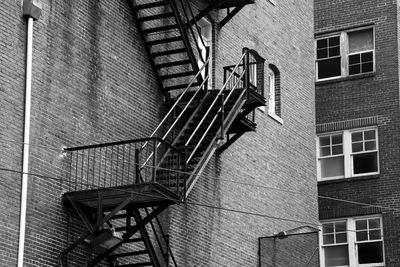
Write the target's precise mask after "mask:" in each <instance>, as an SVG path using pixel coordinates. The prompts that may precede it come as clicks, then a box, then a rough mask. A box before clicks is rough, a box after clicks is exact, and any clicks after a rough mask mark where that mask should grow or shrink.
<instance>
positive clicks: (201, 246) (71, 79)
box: [0, 0, 391, 267]
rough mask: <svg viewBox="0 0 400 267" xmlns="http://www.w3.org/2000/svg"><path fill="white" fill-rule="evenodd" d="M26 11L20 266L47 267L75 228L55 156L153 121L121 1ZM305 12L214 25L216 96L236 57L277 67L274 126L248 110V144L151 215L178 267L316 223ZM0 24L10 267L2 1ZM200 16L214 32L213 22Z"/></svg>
mask: <svg viewBox="0 0 400 267" xmlns="http://www.w3.org/2000/svg"><path fill="white" fill-rule="evenodd" d="M40 2H41V5H42V16H41V17H40V19H39V20H38V21H36V22H35V23H34V41H33V47H34V50H33V84H32V88H33V90H32V118H31V125H32V129H31V143H30V169H29V172H30V173H31V174H35V175H29V187H28V210H27V231H26V245H25V261H24V266H27V267H28V266H49V267H50V266H51V267H53V266H56V265H57V257H58V256H59V254H60V252H61V251H62V250H63V249H65V248H66V247H67V244H68V243H71V242H72V241H73V240H74V239H75V238H76V237H77V235H78V233H77V232H76V228H77V225H76V223H77V222H78V221H77V220H76V219H72V220H71V221H69V217H68V216H67V214H68V212H67V210H66V209H65V208H64V207H63V204H62V201H61V200H62V199H61V196H62V194H63V193H65V192H66V191H67V189H68V185H67V173H68V166H67V160H66V159H65V157H64V155H63V153H62V148H63V147H73V146H78V145H88V144H96V143H105V142H111V141H118V140H128V139H135V138H142V137H147V136H149V135H150V133H151V132H152V130H153V129H154V128H155V127H156V126H157V124H158V123H159V121H160V120H161V119H162V116H163V115H164V114H165V113H166V110H167V106H166V104H165V102H164V96H163V94H162V93H161V91H160V90H159V88H158V86H157V82H156V78H155V76H154V73H153V71H152V69H151V66H150V63H149V59H148V57H147V55H146V53H145V50H144V47H143V43H142V42H141V39H140V37H139V34H138V31H137V28H136V26H135V23H134V21H133V17H132V10H131V6H130V3H129V1H125V0H124V1H99V0H89V1H53V0H45V1H40ZM312 10H313V7H312V1H309V0H301V1H297V0H286V1H279V2H278V1H277V3H276V4H275V5H273V4H271V3H270V2H269V1H256V3H255V4H254V5H248V6H246V7H244V8H243V9H242V10H241V11H240V12H239V13H238V14H237V15H236V16H234V17H233V18H232V20H231V21H230V22H228V23H227V24H226V25H225V26H224V27H223V28H221V29H219V28H218V26H217V25H216V23H214V31H213V33H214V38H215V52H214V53H215V55H214V66H215V77H214V81H215V84H216V87H220V86H221V85H222V83H223V73H222V68H223V66H226V65H232V64H235V63H236V61H237V60H238V59H239V58H240V55H241V51H242V48H243V47H249V48H251V49H254V50H256V51H257V52H258V53H259V54H260V55H261V56H263V57H265V58H266V64H265V66H266V67H267V66H268V64H274V65H275V66H277V67H278V68H279V71H280V78H281V80H280V86H281V118H282V119H283V124H280V123H278V122H277V121H276V120H274V119H272V118H271V117H269V116H268V114H267V113H264V112H261V111H260V110H257V111H256V123H257V125H258V126H257V131H256V132H253V133H247V134H245V135H244V136H242V137H241V138H240V139H239V140H238V141H237V142H235V143H234V144H233V145H232V146H230V147H229V148H228V149H227V150H225V151H224V152H223V153H221V154H216V155H215V156H214V157H213V158H212V159H211V161H210V162H209V164H208V166H207V168H206V170H205V171H204V172H203V174H202V178H201V179H199V181H198V183H197V184H196V185H195V187H194V189H193V190H192V192H191V193H190V195H189V198H188V203H187V204H182V205H180V206H172V207H171V208H169V210H168V212H167V213H165V214H163V215H162V217H163V218H164V224H165V226H166V229H168V232H169V234H170V238H171V246H172V250H173V252H174V255H175V257H176V259H177V261H178V266H221V267H222V266H226V267H232V266H257V264H258V255H257V250H258V247H257V246H258V243H257V238H258V237H260V236H266V235H271V234H273V233H274V232H279V231H284V230H287V229H291V228H295V227H297V226H299V225H301V224H304V223H307V222H308V223H309V224H311V225H312V224H316V223H317V218H316V217H317V216H316V211H317V201H316V193H317V192H316V182H315V181H316V179H315V145H314V140H315V139H314V138H315V124H314V101H313V99H314V90H313V60H312V59H313V49H312V48H313V38H312V29H313V28H312V26H313V23H312ZM0 14H1V16H0V25H1V26H0V27H1V36H2V38H0V55H1V56H0V114H2V116H1V120H0V129H1V131H0V147H1V150H0V151H1V152H0V168H1V170H0V195H1V196H2V200H1V201H0V208H1V210H2V212H1V217H0V225H1V227H0V235H1V237H2V238H1V242H0V243H1V246H2V250H1V252H0V265H1V266H15V265H16V261H17V250H18V231H19V228H18V227H19V210H20V190H21V187H20V180H21V175H20V174H19V173H18V172H20V171H21V161H22V156H21V154H22V142H23V141H22V140H23V139H22V138H23V116H24V85H25V56H26V52H25V50H26V24H27V23H26V20H25V19H24V18H23V17H22V13H21V4H20V1H11V0H6V1H2V2H1V3H0ZM211 14H212V16H211V17H210V20H212V21H213V22H218V21H220V20H221V19H222V18H223V17H224V16H225V11H224V10H221V11H220V12H219V13H217V12H213V13H211ZM265 80H266V81H265V83H266V86H265V87H266V91H268V89H267V88H268V85H267V79H265ZM317 92H318V91H317ZM266 93H267V94H268V92H266ZM267 97H268V96H267ZM388 100H391V99H388ZM274 187H276V188H281V189H285V190H292V191H297V192H299V193H295V194H292V193H290V194H289V193H287V192H285V191H277V190H273V189H272V188H274ZM198 204H205V205H209V206H212V207H221V208H224V209H228V210H236V211H239V212H234V211H228V210H223V209H216V208H210V207H205V206H199V205H198ZM246 213H253V215H250V214H246ZM257 214H258V215H257ZM274 217H276V218H275V219H274ZM279 218H286V219H289V220H280V219H279ZM296 221H299V222H296ZM302 222H304V223H302ZM74 223H75V225H74ZM81 254H82V255H83V256H82V258H79V259H78V258H74V259H70V265H71V266H83V265H84V262H85V260H86V259H85V257H89V256H88V255H87V254H85V252H82V253H81Z"/></svg>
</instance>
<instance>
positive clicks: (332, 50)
mask: <svg viewBox="0 0 400 267" xmlns="http://www.w3.org/2000/svg"><path fill="white" fill-rule="evenodd" d="M336 56H340V46H335V47H329V57H336Z"/></svg>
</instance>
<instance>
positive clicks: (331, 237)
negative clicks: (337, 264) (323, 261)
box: [324, 234, 335, 245]
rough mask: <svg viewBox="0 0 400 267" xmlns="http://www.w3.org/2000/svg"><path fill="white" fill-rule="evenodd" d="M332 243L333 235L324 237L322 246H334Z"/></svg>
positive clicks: (333, 240) (333, 241)
mask: <svg viewBox="0 0 400 267" xmlns="http://www.w3.org/2000/svg"><path fill="white" fill-rule="evenodd" d="M334 243H335V239H334V234H328V235H324V245H328V244H334Z"/></svg>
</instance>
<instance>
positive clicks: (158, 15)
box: [139, 12, 174, 22]
mask: <svg viewBox="0 0 400 267" xmlns="http://www.w3.org/2000/svg"><path fill="white" fill-rule="evenodd" d="M172 16H174V13H172V12H167V13H161V14H157V15H151V16H145V17H141V18H139V20H140V21H142V22H144V21H150V20H157V19H163V18H169V17H172Z"/></svg>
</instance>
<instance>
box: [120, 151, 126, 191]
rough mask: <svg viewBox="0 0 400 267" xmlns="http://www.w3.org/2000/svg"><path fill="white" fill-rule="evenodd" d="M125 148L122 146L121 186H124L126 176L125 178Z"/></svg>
mask: <svg viewBox="0 0 400 267" xmlns="http://www.w3.org/2000/svg"><path fill="white" fill-rule="evenodd" d="M125 147H126V145H123V146H122V175H121V185H124V176H125Z"/></svg>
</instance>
